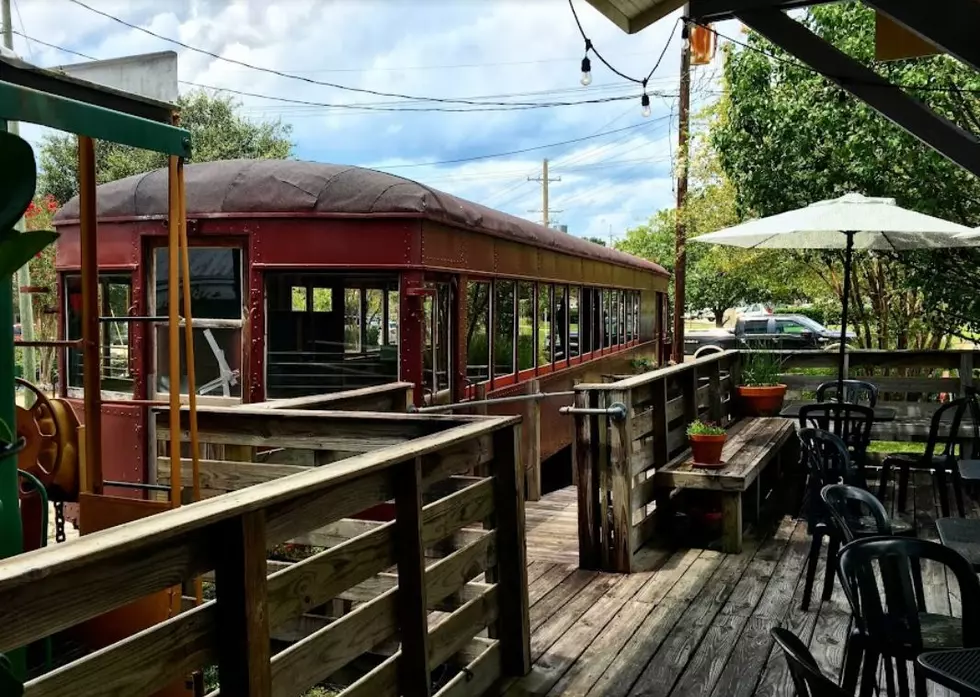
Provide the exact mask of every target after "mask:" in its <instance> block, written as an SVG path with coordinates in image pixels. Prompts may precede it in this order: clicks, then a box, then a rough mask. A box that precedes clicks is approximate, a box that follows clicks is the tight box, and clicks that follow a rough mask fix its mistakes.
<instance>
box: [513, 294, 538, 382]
mask: <svg viewBox="0 0 980 697" xmlns="http://www.w3.org/2000/svg"><path fill="white" fill-rule="evenodd" d="M534 354H535V350H534V284H533V283H528V282H527V281H522V282H521V283H518V284H517V369H518V370H528V369H530V368H533V367H534Z"/></svg>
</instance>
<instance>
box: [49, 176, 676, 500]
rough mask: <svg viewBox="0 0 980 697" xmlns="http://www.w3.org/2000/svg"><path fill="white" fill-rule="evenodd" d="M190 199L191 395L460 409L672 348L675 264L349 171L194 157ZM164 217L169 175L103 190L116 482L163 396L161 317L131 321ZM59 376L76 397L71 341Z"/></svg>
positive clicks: (160, 311) (546, 413) (147, 296)
mask: <svg viewBox="0 0 980 697" xmlns="http://www.w3.org/2000/svg"><path fill="white" fill-rule="evenodd" d="M186 190H187V219H188V220H187V225H188V234H189V240H190V245H191V253H190V267H191V284H192V291H191V292H192V298H191V305H192V313H193V318H194V319H193V326H194V336H195V368H196V376H197V385H198V388H197V389H198V394H199V395H200V397H199V403H201V404H206V403H243V402H245V403H247V402H260V401H263V400H268V399H278V398H287V397H296V396H301V395H306V394H317V393H323V392H331V391H339V390H347V389H353V388H357V387H365V386H369V385H374V384H382V383H386V382H391V381H394V380H403V381H407V382H412V383H414V384H415V385H416V390H415V398H416V403H417V404H420V405H421V404H423V403H434V402H449V401H452V402H456V401H460V400H463V399H466V398H467V397H468V396H471V395H473V394H474V392H475V391H476V386H477V385H480V384H483V385H485V389H486V392H487V395H488V396H490V397H494V396H502V395H507V394H512V393H514V392H517V391H520V390H523V389H526V385H525V383H526V382H527V381H528V380H531V379H537V380H539V382H540V384H541V389H542V390H543V391H547V392H553V391H557V390H565V389H569V388H570V387H571V386H572V384H573V382H575V381H576V380H583V381H592V380H599V379H600V378H601V375H602V374H606V373H613V372H622V371H623V370H625V369H626V367H627V364H628V361H629V359H630V358H631V357H632V356H634V355H636V354H637V353H639V352H642V353H643V354H644V355H646V356H651V355H653V356H655V357H656V360H658V361H659V360H661V359H662V358H663V353H662V347H663V342H662V341H661V339H662V334H663V327H664V319H663V318H664V311H665V306H666V290H667V274H666V272H665V271H664V270H663V268H661V267H660V266H658V265H656V264H654V263H651V262H649V261H644V260H641V259H637V258H635V257H632V256H629V255H627V254H624V253H621V252H618V251H616V250H613V249H607V248H605V247H601V246H599V245H595V244H593V243H591V242H587V241H585V240H582V239H579V238H577V237H574V236H571V235H568V234H565V233H561V232H558V231H556V230H552V229H550V228H546V227H543V226H541V225H536V224H534V223H531V222H528V221H526V220H522V219H520V218H516V217H514V216H510V215H507V214H504V213H501V212H498V211H495V210H492V209H489V208H485V207H483V206H479V205H477V204H474V203H471V202H469V201H465V200H463V199H460V198H457V197H455V196H451V195H449V194H446V193H443V192H440V191H436V190H434V189H431V188H429V187H426V186H424V185H422V184H419V183H416V182H414V181H410V180H408V179H403V178H401V177H397V176H394V175H391V174H386V173H382V172H377V171H373V170H368V169H363V168H359V167H350V166H338V165H327V164H317V163H309V162H298V161H293V160H234V161H221V162H211V163H203V164H194V165H189V166H187V168H186ZM167 210H168V208H167V174H166V171H165V170H159V171H155V172H150V173H148V174H143V175H138V176H135V177H130V178H127V179H123V180H120V181H116V182H111V183H108V184H104V185H102V186H100V187H98V209H97V211H98V212H97V215H98V220H99V228H98V235H99V259H98V264H99V273H100V291H101V292H100V303H101V313H100V314H101V315H102V321H101V326H102V335H101V343H102V346H101V348H102V356H103V365H102V386H103V396H104V398H105V399H107V400H112V403H110V404H107V405H105V406H104V407H103V412H102V418H103V433H104V436H103V438H104V459H105V463H104V465H103V470H104V474H105V478H106V479H110V480H122V481H129V482H146V481H151V480H152V478H153V473H150V472H148V471H147V469H148V463H149V462H150V458H149V457H148V448H149V438H148V430H149V429H148V424H147V413H146V409H147V407H146V406H145V405H141V404H138V403H135V402H134V403H133V404H126V403H125V402H126V401H131V400H153V399H158V400H159V399H166V397H167V395H168V393H169V390H170V389H172V387H173V386H172V385H171V381H170V379H169V375H168V362H167V359H166V357H167V355H168V351H169V348H170V347H169V346H168V337H167V331H166V324H165V323H163V322H153V321H142V320H141V321H134V320H133V318H135V317H158V318H165V316H166V314H167V287H166V286H167V283H166V279H167V273H166V269H167V254H166V232H167V219H166V218H167ZM78 214H79V211H78V200H77V198H76V199H73V200H72V201H70V202H68V203H67V204H66V205H65V206H64V208H63V209H62V210H61V211H60V212H59V214H58V216H57V218H56V220H55V225H56V226H57V228H58V231H59V232H60V233H61V237H60V239H59V241H58V248H57V269H58V275H59V302H60V307H61V312H62V313H63V314H62V322H61V332H62V337H61V338H65V339H77V338H79V337H80V328H79V321H80V320H79V318H80V308H81V298H80V276H79V268H80V258H79V226H78ZM180 350H181V352H182V353H183V342H181V347H180ZM59 376H60V380H59V383H60V390H61V393H62V396H65V397H69V398H80V397H81V386H82V379H81V378H82V376H81V353H80V351H76V350H71V349H70V350H68V351H66V352H64V354H63V356H62V359H61V364H60V366H59ZM183 389H184V390H186V386H184V387H183ZM481 392H482V390H481ZM568 401H569V400H567V399H566V400H565V403H567V402H568ZM553 402H554V404H552V403H553ZM558 406H559V402H557V400H548V402H546V403H545V405H544V406H543V407H542V416H541V419H542V428H541V433H542V444H541V457H542V460H544V459H546V458H548V457H550V456H552V455H555V454H556V453H559V452H560V451H562V449H563V448H566V447H567V446H568V445H569V444H570V442H571V422H570V419H568V418H567V417H564V416H560V415H559V414H558V411H557V409H558ZM522 408H523V407H522V406H521V405H519V404H518V405H501V406H500V407H498V410H499V411H504V412H507V411H514V412H517V413H520V410H521V409H522ZM79 413H81V412H80V411H79ZM107 493H116V494H121V495H134V494H133V492H126V491H118V490H115V491H111V490H110V491H107Z"/></svg>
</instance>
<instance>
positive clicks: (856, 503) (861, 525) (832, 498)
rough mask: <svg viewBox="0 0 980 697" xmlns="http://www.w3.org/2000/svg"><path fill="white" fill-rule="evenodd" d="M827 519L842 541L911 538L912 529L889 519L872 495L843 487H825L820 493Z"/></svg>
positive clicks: (854, 487) (831, 485) (899, 521)
mask: <svg viewBox="0 0 980 697" xmlns="http://www.w3.org/2000/svg"><path fill="white" fill-rule="evenodd" d="M820 498H821V499H823V502H824V504H826V506H827V510H828V512H829V513H830V517H831V520H832V521H833V524H834V527H835V528H836V530H837V532H839V533H840V535H841V537H842V538H843V540H844V542H845V543H846V542H853V541H854V540H856V539H859V538H865V537H882V536H885V537H887V536H891V535H894V536H896V537H909V536H914V534H915V529H914V527H913V526H912V525H911V524H910V523H908V522H907V521H904V520H899V519H897V518H889V517H888V512H887V511H886V510H885V507H884V506H883V505H882V503H881V501H879V500H878V499H877V498H875V496H874V494H872V493H871V492H869V491H866V490H865V489H861V488H859V487H856V486H849V485H847V484H828V485H827V486H825V487H824V488H823V489H821V490H820Z"/></svg>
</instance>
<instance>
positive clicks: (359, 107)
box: [14, 30, 668, 113]
mask: <svg viewBox="0 0 980 697" xmlns="http://www.w3.org/2000/svg"><path fill="white" fill-rule="evenodd" d="M14 33H15V34H17V35H18V36H21V37H23V38H24V39H26V40H27V41H31V42H34V43H37V44H40V45H42V46H47V47H48V48H53V49H55V50H58V51H63V52H65V53H68V54H72V55H75V56H79V57H81V58H85V59H86V60H100V59H98V58H95V57H94V56H90V55H88V54H85V53H81V52H79V51H75V50H72V49H69V48H65V47H63V46H58V45H56V44H52V43H49V42H47V41H43V40H41V39H38V38H35V37H33V36H29V35H27V34H25V33H23V32H19V31H16V30H15V31H14ZM178 82H180V84H182V85H188V86H190V87H196V88H199V89H208V90H215V91H218V92H227V93H230V94H235V95H239V96H242V97H253V98H256V99H268V100H270V101H275V102H281V103H284V104H293V105H296V106H303V107H314V108H318V109H342V110H351V111H381V112H391V111H406V112H420V113H424V112H444V113H466V112H469V111H476V112H487V111H490V112H492V111H528V110H532V109H552V108H556V107H563V106H578V105H582V104H607V103H610V102H621V101H625V100H629V99H635V97H633V96H631V95H615V96H608V97H597V98H593V99H578V100H563V101H547V102H544V101H543V102H503V101H501V102H494V101H477V100H480V99H483V98H481V97H471V98H469V99H466V100H458V101H459V102H460V103H464V104H472V105H473V106H471V107H469V108H461V107H460V108H456V107H435V106H424V107H423V106H419V107H411V106H386V103H371V102H352V103H343V102H317V101H313V100H308V99H296V98H293V97H278V96H275V95H270V94H263V93H260V92H250V91H247V90H239V89H234V88H231V87H217V86H215V85H206V84H203V83H199V82H192V81H190V80H179V81H178ZM601 87H604V88H614V89H615V88H621V87H622V85H615V84H610V85H604V86H601ZM568 91H569V90H551V91H549V90H544V91H541V92H540V93H539V94H541V95H542V96H543V95H546V94H548V93H549V92H551V93H553V94H554V93H561V92H568ZM527 94H528V95H530V94H533V93H527ZM658 94H659V93H658ZM499 96H507V95H499ZM516 96H525V95H516ZM660 96H668V95H660ZM387 104H398V103H397V102H388V103H387ZM253 108H254V107H253Z"/></svg>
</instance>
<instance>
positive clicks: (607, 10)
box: [587, 0, 634, 34]
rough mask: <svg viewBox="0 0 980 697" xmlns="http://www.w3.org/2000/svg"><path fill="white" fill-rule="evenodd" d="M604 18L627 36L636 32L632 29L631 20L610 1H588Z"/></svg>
mask: <svg viewBox="0 0 980 697" xmlns="http://www.w3.org/2000/svg"><path fill="white" fill-rule="evenodd" d="M587 1H588V3H589V4H590V5H592V7H594V8H595V9H597V10H598V11H599V13H600V14H602V16H603V17H605V18H606V19H608V20H609V21H610V22H612V23H613V24H615V25H616V26H617V27H619V28H620V29H622V30H623V31H624V32H626V33H627V34H632V33H633V31H634V30H632V29H631V27H630V18H629V17H627V16H626V15H624V14H623V13H622V12H620V11H619V10H618V9H617V8H616V7H615V6H614V5H613V4H612V3H611V2H609V0H587Z"/></svg>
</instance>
